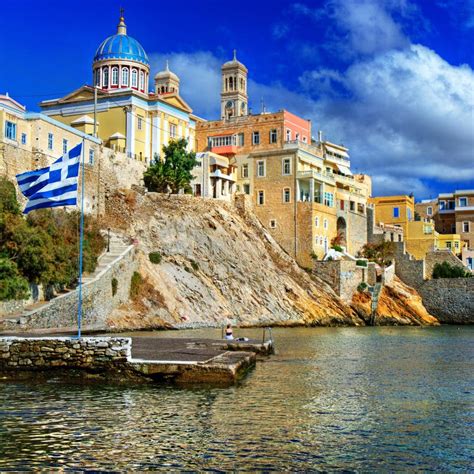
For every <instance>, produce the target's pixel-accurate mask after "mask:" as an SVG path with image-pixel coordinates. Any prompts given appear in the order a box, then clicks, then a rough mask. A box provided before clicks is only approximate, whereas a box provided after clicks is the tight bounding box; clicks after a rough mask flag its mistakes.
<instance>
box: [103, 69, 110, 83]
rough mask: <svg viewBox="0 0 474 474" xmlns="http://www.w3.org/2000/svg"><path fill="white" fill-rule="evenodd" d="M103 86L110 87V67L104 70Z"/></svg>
mask: <svg viewBox="0 0 474 474" xmlns="http://www.w3.org/2000/svg"><path fill="white" fill-rule="evenodd" d="M102 86H103V87H109V68H108V67H104V69H102Z"/></svg>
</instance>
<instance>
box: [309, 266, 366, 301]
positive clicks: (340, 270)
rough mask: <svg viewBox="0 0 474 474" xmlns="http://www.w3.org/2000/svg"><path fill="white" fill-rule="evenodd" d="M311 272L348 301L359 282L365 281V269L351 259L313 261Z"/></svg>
mask: <svg viewBox="0 0 474 474" xmlns="http://www.w3.org/2000/svg"><path fill="white" fill-rule="evenodd" d="M313 273H314V274H315V275H316V276H317V277H319V278H320V279H321V280H323V281H324V282H325V283H327V284H328V285H329V286H330V287H331V288H332V289H333V290H334V291H335V292H336V294H338V295H339V296H340V297H341V298H342V299H343V300H346V301H350V300H351V299H352V296H353V295H354V293H355V292H356V291H357V287H358V286H359V285H360V283H362V282H365V281H366V269H365V268H363V267H358V266H357V265H356V262H354V261H352V260H325V261H314V262H313Z"/></svg>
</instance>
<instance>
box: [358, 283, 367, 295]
mask: <svg viewBox="0 0 474 474" xmlns="http://www.w3.org/2000/svg"><path fill="white" fill-rule="evenodd" d="M366 289H367V283H364V282H362V283H360V284H359V286H358V287H357V291H359V292H360V293H363V292H364V291H365V290H366Z"/></svg>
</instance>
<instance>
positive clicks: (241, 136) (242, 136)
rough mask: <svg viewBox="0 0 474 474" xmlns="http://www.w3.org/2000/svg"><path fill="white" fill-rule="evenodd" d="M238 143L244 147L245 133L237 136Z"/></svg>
mask: <svg viewBox="0 0 474 474" xmlns="http://www.w3.org/2000/svg"><path fill="white" fill-rule="evenodd" d="M237 143H238V144H239V146H244V134H243V133H239V134H238V135H237Z"/></svg>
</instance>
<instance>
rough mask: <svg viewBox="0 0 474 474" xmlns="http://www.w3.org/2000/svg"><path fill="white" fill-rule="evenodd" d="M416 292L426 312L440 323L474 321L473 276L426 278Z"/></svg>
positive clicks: (467, 322) (466, 322)
mask: <svg viewBox="0 0 474 474" xmlns="http://www.w3.org/2000/svg"><path fill="white" fill-rule="evenodd" d="M418 292H419V293H420V295H421V297H422V299H423V304H424V305H425V307H426V309H427V310H428V312H429V313H430V314H432V315H433V316H436V317H437V318H438V319H439V321H440V322H441V323H445V324H473V323H474V277H472V278H439V279H437V280H427V281H425V282H423V284H422V285H421V286H420V287H419V288H418Z"/></svg>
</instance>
